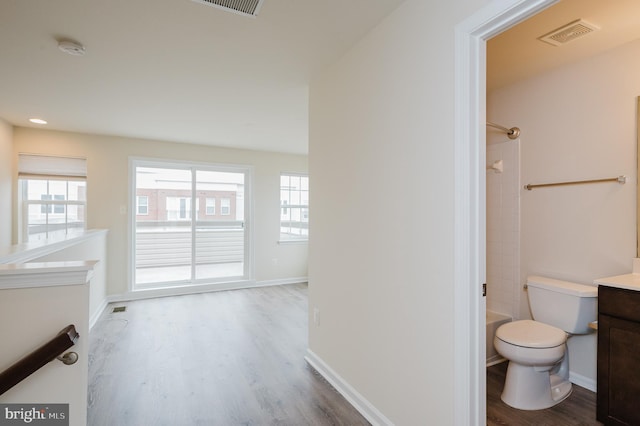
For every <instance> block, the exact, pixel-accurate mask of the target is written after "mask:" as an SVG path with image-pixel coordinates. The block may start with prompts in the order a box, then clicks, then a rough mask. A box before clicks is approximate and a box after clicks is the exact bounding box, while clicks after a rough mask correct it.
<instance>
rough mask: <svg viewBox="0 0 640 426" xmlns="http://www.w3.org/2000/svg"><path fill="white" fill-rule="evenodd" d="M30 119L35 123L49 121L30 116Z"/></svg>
mask: <svg viewBox="0 0 640 426" xmlns="http://www.w3.org/2000/svg"><path fill="white" fill-rule="evenodd" d="M29 121H30V122H32V123H34V124H47V122H46V121H45V120H43V119H42V118H30V119H29Z"/></svg>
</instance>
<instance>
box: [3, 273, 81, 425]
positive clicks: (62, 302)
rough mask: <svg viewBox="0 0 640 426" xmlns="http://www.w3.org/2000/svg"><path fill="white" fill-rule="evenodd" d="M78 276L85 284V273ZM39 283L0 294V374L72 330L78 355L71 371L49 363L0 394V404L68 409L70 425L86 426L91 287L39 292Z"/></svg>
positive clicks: (68, 276) (48, 288) (52, 288)
mask: <svg viewBox="0 0 640 426" xmlns="http://www.w3.org/2000/svg"><path fill="white" fill-rule="evenodd" d="M50 265H51V264H50ZM50 265H49V266H50ZM4 266H6V265H4ZM60 269H64V268H63V267H61V268H60ZM3 272H5V271H3ZM8 272H9V274H10V273H11V272H13V271H11V270H9V271H8ZM31 272H32V274H33V275H31V276H29V275H28V274H24V275H22V276H20V279H21V280H26V279H27V277H29V278H31V277H33V276H34V275H36V274H37V269H32V270H31ZM55 274H56V273H54V272H51V273H49V274H48V278H49V279H51V281H53V280H54V278H53V276H54V275H55ZM60 274H63V275H64V278H65V279H66V280H69V281H71V280H73V279H74V278H72V276H73V275H78V274H77V273H76V274H72V273H66V274H64V273H60ZM79 275H84V278H86V271H84V272H83V273H80V274H79ZM3 278H4V277H3ZM14 279H15V278H14ZM60 279H61V278H60V277H58V278H57V280H60ZM42 280H43V279H42V278H41V277H37V278H34V281H33V282H31V281H28V280H27V281H26V282H24V281H23V283H25V284H26V286H25V287H24V288H11V289H1V290H0V336H2V339H3V344H2V350H1V351H0V371H4V370H5V369H7V368H9V367H10V366H12V365H13V364H14V363H16V362H17V361H19V360H21V359H22V358H23V357H25V356H26V355H28V354H29V353H31V352H32V351H34V350H36V349H38V348H39V347H40V346H41V345H43V344H45V343H47V342H48V341H49V340H51V339H52V338H54V337H55V336H56V335H57V334H58V333H59V332H60V331H61V330H63V329H64V328H65V327H66V326H68V325H71V324H73V325H74V326H75V328H76V331H77V332H78V334H79V336H80V337H79V339H78V341H77V342H76V344H75V345H74V346H73V347H71V348H70V349H69V351H73V352H76V353H77V354H78V361H77V362H76V363H75V364H73V365H64V364H63V363H62V362H60V361H57V360H53V361H51V362H50V363H48V364H46V365H44V366H43V367H42V368H40V369H39V370H37V371H36V372H34V373H33V374H32V375H30V376H29V377H27V378H25V379H24V380H23V381H22V382H20V383H18V384H17V385H16V386H14V387H13V388H11V389H9V390H8V391H7V392H6V393H4V394H2V396H0V402H2V403H4V404H7V403H22V404H25V403H27V404H28V403H34V404H48V403H54V404H69V418H70V421H69V424H70V425H71V426H84V425H86V423H87V420H86V419H87V383H88V366H89V284H73V285H64V286H59V285H57V286H53V285H51V286H46V287H37V285H39V283H41V281H42ZM45 281H46V278H45ZM30 285H35V287H29V286H30Z"/></svg>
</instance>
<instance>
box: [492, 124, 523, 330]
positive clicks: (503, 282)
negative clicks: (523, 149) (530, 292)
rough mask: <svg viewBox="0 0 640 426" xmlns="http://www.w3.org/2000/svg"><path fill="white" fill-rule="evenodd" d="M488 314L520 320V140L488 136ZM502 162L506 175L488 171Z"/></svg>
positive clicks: (493, 135)
mask: <svg viewBox="0 0 640 426" xmlns="http://www.w3.org/2000/svg"><path fill="white" fill-rule="evenodd" d="M487 141H488V144H487V166H488V170H487V310H489V311H493V312H497V313H501V314H505V315H509V316H510V317H514V318H519V317H520V315H519V314H520V312H519V307H520V294H521V293H522V292H521V291H520V289H521V285H520V282H519V281H520V139H517V140H510V139H507V137H506V135H504V134H501V135H498V134H495V133H494V132H493V131H489V132H488V134H487ZM499 160H502V164H503V172H502V173H499V172H495V171H494V170H491V169H490V168H489V167H490V166H491V165H492V164H493V163H494V162H496V161H499Z"/></svg>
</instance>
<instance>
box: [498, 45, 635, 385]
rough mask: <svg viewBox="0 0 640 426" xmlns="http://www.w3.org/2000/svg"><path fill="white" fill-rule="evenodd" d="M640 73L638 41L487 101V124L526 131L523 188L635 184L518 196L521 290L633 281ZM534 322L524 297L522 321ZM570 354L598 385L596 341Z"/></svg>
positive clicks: (585, 340) (588, 339)
mask: <svg viewBox="0 0 640 426" xmlns="http://www.w3.org/2000/svg"><path fill="white" fill-rule="evenodd" d="M639 68H640V41H635V42H632V43H629V44H625V45H623V46H620V47H618V48H616V49H613V50H610V51H608V52H606V53H604V54H600V55H598V56H595V57H592V58H589V59H586V60H583V61H581V62H578V63H575V64H572V65H568V66H564V67H562V68H558V69H555V70H552V71H549V72H546V73H544V74H542V75H539V76H536V77H533V78H530V79H527V80H524V81H521V82H518V83H516V84H513V85H510V86H508V87H504V88H501V89H498V90H495V91H493V92H492V93H490V94H489V96H488V105H487V117H488V119H489V120H490V121H493V122H496V123H503V124H507V125H509V126H518V127H520V129H521V130H522V135H521V173H522V175H521V182H522V185H526V184H528V183H549V182H563V181H574V180H588V179H601V178H610V177H617V176H619V175H625V176H627V183H626V184H624V185H620V184H618V183H600V184H590V185H577V186H563V187H552V188H540V189H534V190H532V191H527V190H525V189H524V188H523V187H521V188H520V197H521V281H520V282H515V283H514V285H515V286H516V287H517V288H518V289H521V288H522V284H523V283H524V282H525V280H526V276H527V275H530V274H534V275H543V276H549V277H553V278H559V279H565V280H569V281H575V282H579V283H593V281H594V280H595V279H596V278H601V277H606V276H611V275H618V274H626V273H629V272H631V266H632V259H633V258H634V257H636V193H637V183H636V182H637V171H636V155H637V147H636V135H637V129H636V113H637V111H636V97H637V96H638V95H640V79H638V77H637V70H638V69H639ZM520 291H521V290H520ZM528 315H529V314H528V306H527V298H526V295H523V297H522V298H521V306H520V315H519V317H520V318H526V317H528ZM569 353H570V362H571V371H572V373H576V374H578V375H580V376H581V377H583V378H586V379H587V380H589V381H592V383H593V384H594V385H595V379H596V337H595V335H589V336H574V337H572V338H571V339H569Z"/></svg>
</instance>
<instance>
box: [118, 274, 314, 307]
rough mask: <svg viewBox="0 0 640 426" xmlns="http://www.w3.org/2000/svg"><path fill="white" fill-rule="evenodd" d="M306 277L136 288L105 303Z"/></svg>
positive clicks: (294, 281)
mask: <svg viewBox="0 0 640 426" xmlns="http://www.w3.org/2000/svg"><path fill="white" fill-rule="evenodd" d="M307 281H308V279H307V277H296V278H281V279H275V280H263V281H254V280H248V281H244V280H243V281H233V282H225V283H217V284H200V285H185V286H180V287H168V288H159V289H150V290H136V291H130V292H127V293H122V294H113V295H110V296H107V303H116V302H127V301H130V300H143V299H153V298H155V297H170V296H183V295H186V294H198V293H211V292H215V291H227V290H242V289H248V288H256V287H270V286H275V285H286V284H299V283H306V282H307Z"/></svg>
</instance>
